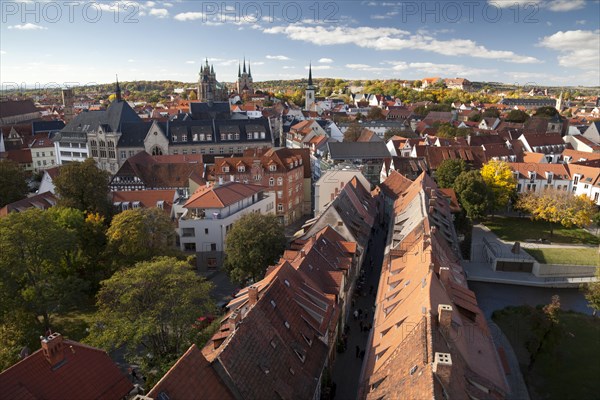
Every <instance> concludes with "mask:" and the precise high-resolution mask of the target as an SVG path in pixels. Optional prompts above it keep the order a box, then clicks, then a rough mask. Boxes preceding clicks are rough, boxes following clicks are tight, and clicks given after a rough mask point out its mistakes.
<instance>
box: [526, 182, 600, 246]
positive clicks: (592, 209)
mask: <svg viewBox="0 0 600 400" xmlns="http://www.w3.org/2000/svg"><path fill="white" fill-rule="evenodd" d="M517 207H518V208H520V209H522V210H524V211H527V212H529V213H530V214H531V216H532V217H533V218H534V219H539V220H543V221H547V222H549V223H550V235H552V233H553V224H554V223H559V224H561V225H562V226H564V227H566V228H570V227H572V226H585V225H588V224H589V223H590V222H591V219H592V217H593V216H594V214H595V213H596V206H595V205H594V202H593V201H592V200H590V199H589V198H588V197H587V196H586V195H580V196H573V194H571V193H570V192H566V191H563V190H556V189H554V188H548V189H545V190H543V191H541V192H533V191H531V192H525V193H522V194H521V195H520V196H519V200H518V201H517Z"/></svg>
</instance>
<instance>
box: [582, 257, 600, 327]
mask: <svg viewBox="0 0 600 400" xmlns="http://www.w3.org/2000/svg"><path fill="white" fill-rule="evenodd" d="M583 291H584V293H585V298H586V300H587V301H588V303H589V304H590V307H591V308H593V309H594V315H595V314H596V313H597V312H598V311H600V267H599V268H596V281H595V282H590V283H588V284H586V285H584V286H583Z"/></svg>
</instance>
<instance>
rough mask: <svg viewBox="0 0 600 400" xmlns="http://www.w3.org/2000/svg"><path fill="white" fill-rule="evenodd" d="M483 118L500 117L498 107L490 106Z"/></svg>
mask: <svg viewBox="0 0 600 400" xmlns="http://www.w3.org/2000/svg"><path fill="white" fill-rule="evenodd" d="M482 116H483V118H498V117H499V116H500V111H498V109H497V108H488V109H487V110H485V111H484V112H483V114H482Z"/></svg>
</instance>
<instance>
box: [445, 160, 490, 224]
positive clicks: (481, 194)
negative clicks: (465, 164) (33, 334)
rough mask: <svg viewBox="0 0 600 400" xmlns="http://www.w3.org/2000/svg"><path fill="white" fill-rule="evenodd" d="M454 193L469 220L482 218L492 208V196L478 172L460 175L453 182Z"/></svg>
mask: <svg viewBox="0 0 600 400" xmlns="http://www.w3.org/2000/svg"><path fill="white" fill-rule="evenodd" d="M454 191H455V192H456V195H457V196H458V199H459V200H460V204H461V206H462V207H463V209H464V210H465V212H466V213H467V216H468V217H469V218H470V219H478V218H482V217H484V216H485V215H486V213H487V211H488V210H489V209H490V207H491V206H492V195H491V193H490V190H489V189H488V187H487V186H486V184H485V182H484V181H483V178H482V177H481V174H480V173H479V171H468V172H463V173H462V174H460V175H459V176H458V177H457V178H456V180H455V181H454Z"/></svg>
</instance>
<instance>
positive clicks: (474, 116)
mask: <svg viewBox="0 0 600 400" xmlns="http://www.w3.org/2000/svg"><path fill="white" fill-rule="evenodd" d="M482 119H483V115H482V114H481V113H480V112H477V111H473V112H471V113H470V114H469V121H471V122H481V120H482Z"/></svg>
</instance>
